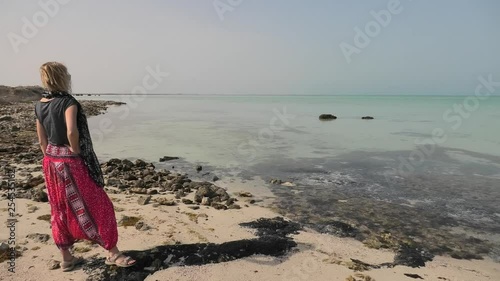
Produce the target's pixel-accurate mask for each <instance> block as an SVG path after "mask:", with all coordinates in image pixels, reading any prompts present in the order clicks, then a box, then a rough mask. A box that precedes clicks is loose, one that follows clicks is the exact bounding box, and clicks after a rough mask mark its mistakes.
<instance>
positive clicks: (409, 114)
mask: <svg viewBox="0 0 500 281" xmlns="http://www.w3.org/2000/svg"><path fill="white" fill-rule="evenodd" d="M93 98H94V97H93ZM97 98H100V99H114V100H120V101H129V103H128V105H127V106H126V108H121V109H118V112H115V113H110V114H107V115H106V116H100V117H97V118H92V119H91V122H90V123H91V125H93V126H92V127H93V132H94V135H95V137H94V139H96V142H98V144H97V145H96V147H97V150H98V152H99V155H101V156H102V157H111V156H112V155H117V154H118V155H119V154H124V155H123V156H132V157H146V158H148V159H150V160H155V159H156V158H158V155H159V154H166V155H180V156H183V157H186V159H187V160H189V161H201V162H208V163H211V164H213V165H223V166H224V165H228V163H234V162H235V161H236V163H237V164H238V165H245V164H247V163H249V162H250V163H251V164H255V163H259V162H262V161H266V159H268V157H269V156H270V155H273V157H274V155H275V154H277V152H279V153H282V154H283V155H287V156H288V157H292V158H301V157H313V158H314V157H318V158H322V157H324V156H325V155H328V156H334V155H339V154H342V153H346V152H350V151H359V150H362V151H391V150H404V149H408V150H412V149H415V147H416V146H417V145H416V143H422V142H424V143H427V142H428V141H430V140H431V139H432V133H433V130H435V129H442V132H443V133H444V135H445V136H446V141H445V142H443V143H440V144H439V145H440V146H442V147H448V148H459V149H464V150H469V151H473V152H479V153H484V154H489V155H496V156H500V149H499V147H500V130H498V123H497V121H498V120H499V119H500V97H490V98H489V99H488V100H485V101H481V102H480V103H479V105H478V108H477V109H476V110H475V111H465V115H464V116H461V115H460V114H459V113H454V112H452V113H450V114H448V115H447V117H446V118H447V119H445V118H443V115H444V114H445V113H446V112H447V111H450V110H453V106H454V105H455V104H463V102H464V99H465V97H448V96H446V97H433V96H149V97H146V98H145V99H144V100H142V101H134V100H133V99H132V98H130V100H129V99H128V98H127V97H124V96H100V97H97ZM283 112H286V114H287V115H288V116H287V117H283V116H282V115H283ZM321 113H332V114H335V115H336V116H338V119H337V120H335V121H332V122H320V121H318V116H319V115H320V114H321ZM365 115H369V116H373V117H375V120H371V121H365V120H360V118H361V116H365ZM103 118H106V119H109V120H110V121H109V122H111V123H112V130H106V129H99V122H104V121H101V119H103ZM104 128H107V126H104Z"/></svg>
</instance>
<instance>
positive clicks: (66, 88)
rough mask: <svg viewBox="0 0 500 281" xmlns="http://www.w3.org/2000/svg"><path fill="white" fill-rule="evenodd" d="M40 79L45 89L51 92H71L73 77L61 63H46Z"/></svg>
mask: <svg viewBox="0 0 500 281" xmlns="http://www.w3.org/2000/svg"><path fill="white" fill-rule="evenodd" d="M40 78H41V79H42V85H43V87H44V88H45V89H47V90H48V91H51V92H56V91H59V92H67V93H69V92H71V75H70V74H69V72H68V69H67V68H66V66H65V65H64V64H62V63H59V62H46V63H44V64H43V65H42V66H41V67H40Z"/></svg>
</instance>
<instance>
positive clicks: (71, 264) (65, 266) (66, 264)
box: [60, 257, 84, 272]
mask: <svg viewBox="0 0 500 281" xmlns="http://www.w3.org/2000/svg"><path fill="white" fill-rule="evenodd" d="M83 262H84V259H83V258H81V257H78V258H77V257H73V259H71V260H70V261H62V262H61V264H60V265H61V268H62V271H63V272H68V271H71V270H73V269H74V268H75V266H77V265H79V264H81V263H83Z"/></svg>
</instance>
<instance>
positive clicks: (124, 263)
mask: <svg viewBox="0 0 500 281" xmlns="http://www.w3.org/2000/svg"><path fill="white" fill-rule="evenodd" d="M119 257H125V258H124V259H122V260H121V261H120V262H116V260H117V259H118V258H119ZM132 260H133V259H132V258H131V257H129V256H125V255H124V254H123V253H122V252H118V253H116V254H114V255H112V256H111V257H107V258H106V261H105V262H104V263H105V264H107V265H116V266H118V267H131V266H133V265H135V263H136V261H135V260H133V261H134V262H133V263H129V262H130V261H132Z"/></svg>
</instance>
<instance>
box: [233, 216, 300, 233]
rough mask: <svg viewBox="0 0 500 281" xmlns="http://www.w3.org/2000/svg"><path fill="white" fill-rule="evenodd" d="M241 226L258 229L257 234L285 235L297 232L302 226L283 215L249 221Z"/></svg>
mask: <svg viewBox="0 0 500 281" xmlns="http://www.w3.org/2000/svg"><path fill="white" fill-rule="evenodd" d="M240 225H241V226H244V227H251V228H255V229H257V236H267V235H278V236H281V237H285V236H287V235H290V234H297V233H298V231H299V230H301V229H302V226H301V225H300V224H298V223H296V222H292V221H287V220H285V219H284V218H283V217H275V218H270V219H269V218H260V219H258V220H256V221H253V222H249V223H240Z"/></svg>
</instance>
